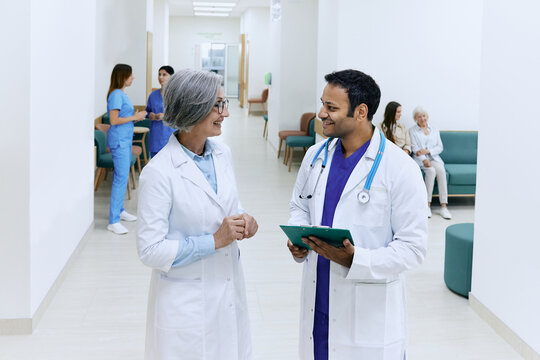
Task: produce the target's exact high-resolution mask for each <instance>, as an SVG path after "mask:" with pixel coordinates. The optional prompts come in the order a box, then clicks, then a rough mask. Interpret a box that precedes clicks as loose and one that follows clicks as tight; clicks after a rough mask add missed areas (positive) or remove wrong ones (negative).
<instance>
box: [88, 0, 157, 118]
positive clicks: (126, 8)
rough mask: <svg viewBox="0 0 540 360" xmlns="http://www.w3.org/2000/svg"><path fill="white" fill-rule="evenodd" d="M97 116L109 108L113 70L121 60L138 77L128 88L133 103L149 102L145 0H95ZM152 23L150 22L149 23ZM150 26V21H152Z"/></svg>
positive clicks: (142, 103) (127, 91)
mask: <svg viewBox="0 0 540 360" xmlns="http://www.w3.org/2000/svg"><path fill="white" fill-rule="evenodd" d="M95 1H96V3H97V10H96V13H97V17H96V40H95V44H96V58H95V61H96V87H95V111H94V112H95V115H96V116H97V115H101V114H103V113H104V112H106V111H107V99H106V96H107V91H108V90H109V84H110V80H111V72H112V69H113V67H114V65H116V64H118V63H122V64H128V65H131V67H132V68H133V75H134V76H135V80H134V81H133V85H131V86H130V87H128V88H127V89H126V93H127V94H128V96H129V98H130V99H131V101H132V102H133V104H134V105H144V104H146V28H147V15H146V13H147V1H146V0H95ZM148 23H149V22H148ZM149 25H150V24H149Z"/></svg>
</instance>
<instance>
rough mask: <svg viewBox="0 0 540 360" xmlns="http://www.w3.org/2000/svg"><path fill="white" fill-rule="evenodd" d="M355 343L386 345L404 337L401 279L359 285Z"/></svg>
mask: <svg viewBox="0 0 540 360" xmlns="http://www.w3.org/2000/svg"><path fill="white" fill-rule="evenodd" d="M355 297H356V299H355V300H356V301H355V315H354V316H355V322H354V330H355V334H354V335H355V342H356V343H357V344H360V345H375V346H384V345H388V344H391V343H394V342H396V341H398V340H402V339H403V337H404V336H405V334H404V326H403V321H404V314H403V311H404V310H403V306H404V300H403V295H402V289H401V280H399V279H398V280H395V281H392V282H389V283H367V282H357V283H356V284H355Z"/></svg>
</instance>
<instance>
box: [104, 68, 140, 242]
mask: <svg viewBox="0 0 540 360" xmlns="http://www.w3.org/2000/svg"><path fill="white" fill-rule="evenodd" d="M134 79H135V77H134V76H133V73H132V69H131V66H129V65H125V64H117V65H115V67H114V69H113V71H112V74H111V85H110V87H109V92H108V93H107V113H108V114H109V119H110V122H111V128H110V129H109V131H108V133H107V146H108V147H109V149H110V150H111V155H112V160H113V164H114V175H113V183H112V190H111V206H110V209H109V225H108V226H107V230H109V231H112V232H113V233H115V234H118V235H120V234H127V232H128V230H127V229H126V228H125V227H124V226H123V225H122V224H121V223H120V220H124V221H135V220H137V217H136V216H135V215H132V214H130V213H128V212H127V211H125V210H124V197H125V195H126V189H127V184H128V177H129V168H130V165H131V147H132V143H133V122H134V121H138V120H143V119H144V118H145V117H146V111H138V112H136V113H135V110H134V108H133V104H132V103H131V100H130V99H129V97H128V96H127V95H126V93H125V92H124V90H125V88H126V87H128V86H131V84H132V83H133V80H134Z"/></svg>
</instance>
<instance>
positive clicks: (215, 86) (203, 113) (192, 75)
mask: <svg viewBox="0 0 540 360" xmlns="http://www.w3.org/2000/svg"><path fill="white" fill-rule="evenodd" d="M220 87H221V76H220V75H217V74H216V73H213V72H210V71H201V70H190V69H185V70H180V71H179V72H177V73H175V74H174V75H172V76H171V78H170V79H169V81H167V84H166V86H165V91H164V96H163V103H164V105H165V114H164V116H163V120H164V121H165V123H166V124H167V125H168V126H170V127H172V128H175V129H179V130H184V131H189V130H191V128H192V127H193V126H195V125H196V124H197V123H198V122H199V121H201V120H203V119H205V118H206V117H207V116H208V114H210V112H211V111H212V109H213V107H214V105H215V103H216V100H217V97H218V93H219V89H220Z"/></svg>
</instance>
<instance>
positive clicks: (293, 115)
mask: <svg viewBox="0 0 540 360" xmlns="http://www.w3.org/2000/svg"><path fill="white" fill-rule="evenodd" d="M316 19H317V1H316V0H281V19H280V20H277V21H273V20H271V21H270V43H269V46H270V54H269V57H270V69H271V72H272V86H270V91H269V97H268V118H269V121H268V128H269V132H268V134H269V135H268V140H269V141H270V142H271V143H272V144H273V145H274V146H275V148H276V149H277V147H278V145H279V137H278V132H279V131H280V130H298V129H299V126H300V116H301V115H302V114H303V113H306V112H316V111H317V108H316V106H314V104H313V99H314V98H315V96H316V85H317V20H316Z"/></svg>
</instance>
